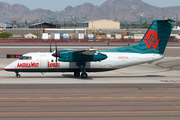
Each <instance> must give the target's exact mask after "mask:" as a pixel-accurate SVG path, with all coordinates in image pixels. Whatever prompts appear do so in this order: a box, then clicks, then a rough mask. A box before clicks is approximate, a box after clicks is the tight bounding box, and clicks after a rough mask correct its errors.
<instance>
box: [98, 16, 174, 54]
mask: <svg viewBox="0 0 180 120" xmlns="http://www.w3.org/2000/svg"><path fill="white" fill-rule="evenodd" d="M172 22H175V21H174V20H172V19H168V20H154V21H153V23H152V24H151V26H150V27H149V29H148V30H147V32H146V34H145V35H144V37H143V39H142V40H141V42H140V43H139V44H138V45H131V46H125V47H120V48H115V49H110V50H104V51H101V52H126V53H142V54H146V53H156V54H164V51H165V48H166V46H167V43H168V40H169V37H170V34H171V31H172V29H173V27H174V25H173V24H172Z"/></svg>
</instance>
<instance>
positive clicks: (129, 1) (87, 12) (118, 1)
mask: <svg viewBox="0 0 180 120" xmlns="http://www.w3.org/2000/svg"><path fill="white" fill-rule="evenodd" d="M179 11H180V6H175V7H164V8H160V7H156V6H152V5H149V4H147V3H145V2H143V1H142V0H107V1H106V2H104V3H103V4H102V5H100V6H94V5H93V4H91V3H84V4H82V5H78V6H75V7H72V6H67V7H66V8H65V9H64V10H63V11H57V12H52V11H50V10H44V9H35V10H29V9H28V8H27V7H26V6H24V5H19V4H14V5H10V4H8V3H6V2H0V22H11V21H16V22H18V23H19V22H25V21H26V20H27V21H28V22H31V23H32V21H38V20H39V21H41V16H42V20H43V21H48V22H51V21H53V22H63V21H69V22H82V21H88V20H98V19H109V20H117V21H120V22H140V21H141V20H142V21H146V22H150V21H152V19H163V18H172V19H176V18H177V16H178V15H180V12H179Z"/></svg>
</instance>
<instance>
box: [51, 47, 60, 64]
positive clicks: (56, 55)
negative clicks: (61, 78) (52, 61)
mask: <svg viewBox="0 0 180 120" xmlns="http://www.w3.org/2000/svg"><path fill="white" fill-rule="evenodd" d="M52 56H54V57H56V63H57V57H59V52H58V51H57V44H56V51H55V53H53V54H52Z"/></svg>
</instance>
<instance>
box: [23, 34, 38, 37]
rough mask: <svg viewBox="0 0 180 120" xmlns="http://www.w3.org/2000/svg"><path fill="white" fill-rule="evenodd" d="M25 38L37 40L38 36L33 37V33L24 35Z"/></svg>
mask: <svg viewBox="0 0 180 120" xmlns="http://www.w3.org/2000/svg"><path fill="white" fill-rule="evenodd" d="M24 38H37V35H33V34H31V33H29V34H26V35H24Z"/></svg>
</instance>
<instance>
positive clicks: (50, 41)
mask: <svg viewBox="0 0 180 120" xmlns="http://www.w3.org/2000/svg"><path fill="white" fill-rule="evenodd" d="M50 52H52V49H51V41H50Z"/></svg>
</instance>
